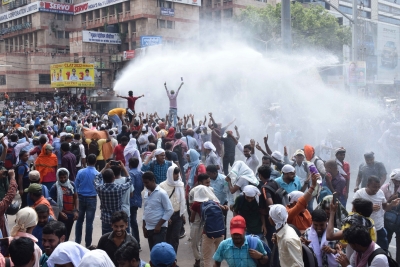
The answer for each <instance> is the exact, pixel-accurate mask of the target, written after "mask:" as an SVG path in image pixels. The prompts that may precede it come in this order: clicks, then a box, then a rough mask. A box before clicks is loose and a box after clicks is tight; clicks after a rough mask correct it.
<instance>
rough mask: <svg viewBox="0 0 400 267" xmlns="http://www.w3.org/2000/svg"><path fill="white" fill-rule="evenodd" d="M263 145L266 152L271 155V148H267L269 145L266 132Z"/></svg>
mask: <svg viewBox="0 0 400 267" xmlns="http://www.w3.org/2000/svg"><path fill="white" fill-rule="evenodd" d="M264 145H265V150H267V153H268V154H269V155H272V150H271V149H270V148H269V145H268V134H267V136H265V137H264Z"/></svg>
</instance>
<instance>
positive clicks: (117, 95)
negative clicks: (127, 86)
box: [117, 94, 128, 99]
mask: <svg viewBox="0 0 400 267" xmlns="http://www.w3.org/2000/svg"><path fill="white" fill-rule="evenodd" d="M117 97H119V98H124V99H128V98H127V97H126V96H120V95H119V94H117Z"/></svg>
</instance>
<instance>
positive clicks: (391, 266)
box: [368, 248, 399, 267]
mask: <svg viewBox="0 0 400 267" xmlns="http://www.w3.org/2000/svg"><path fill="white" fill-rule="evenodd" d="M380 254H383V255H385V256H386V257H387V259H388V263H389V267H398V266H399V265H398V264H397V262H396V261H395V260H394V259H393V258H392V256H391V255H390V253H386V251H385V250H383V249H382V248H378V249H376V250H375V251H374V252H372V254H371V255H369V257H368V266H371V263H372V260H373V259H374V258H375V256H377V255H380Z"/></svg>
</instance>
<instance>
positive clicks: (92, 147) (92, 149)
mask: <svg viewBox="0 0 400 267" xmlns="http://www.w3.org/2000/svg"><path fill="white" fill-rule="evenodd" d="M88 153H89V155H90V154H95V155H96V157H97V156H98V155H100V149H99V144H98V143H97V140H95V139H92V141H91V142H90V144H89V146H88Z"/></svg>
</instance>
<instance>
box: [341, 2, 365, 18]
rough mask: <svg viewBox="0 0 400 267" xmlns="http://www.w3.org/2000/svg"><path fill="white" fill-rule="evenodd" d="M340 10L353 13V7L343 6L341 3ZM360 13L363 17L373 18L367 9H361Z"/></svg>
mask: <svg viewBox="0 0 400 267" xmlns="http://www.w3.org/2000/svg"><path fill="white" fill-rule="evenodd" d="M339 10H340V11H342V12H343V13H346V14H349V15H352V14H353V8H351V7H348V6H343V5H339ZM359 14H360V15H361V17H363V18H368V19H370V18H371V12H367V11H361V10H360V11H359Z"/></svg>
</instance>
